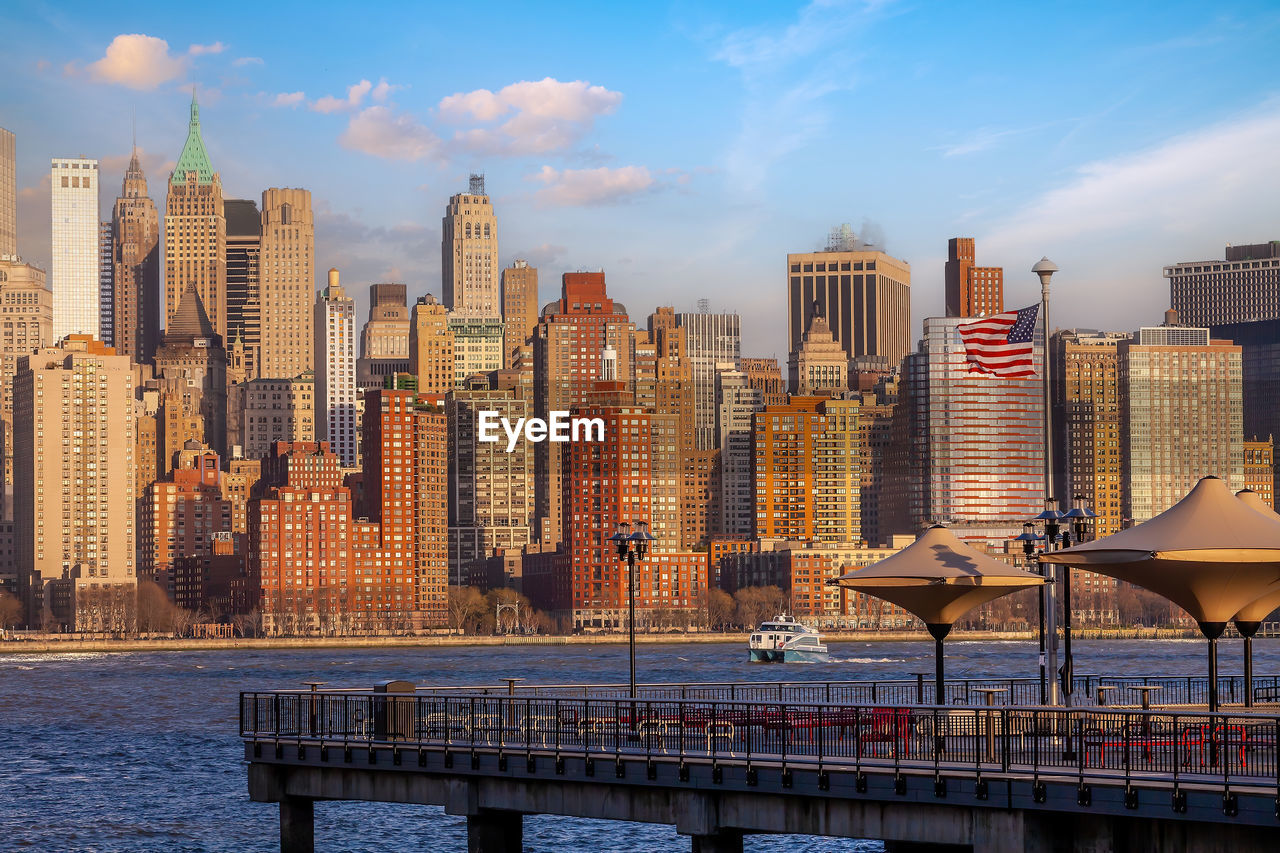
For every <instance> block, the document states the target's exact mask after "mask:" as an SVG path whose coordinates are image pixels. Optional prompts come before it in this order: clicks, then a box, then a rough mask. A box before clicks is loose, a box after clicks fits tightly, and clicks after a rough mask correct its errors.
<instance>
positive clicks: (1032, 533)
mask: <svg viewBox="0 0 1280 853" xmlns="http://www.w3.org/2000/svg"><path fill="white" fill-rule="evenodd" d="M1014 540H1015V541H1017V542H1021V543H1022V555H1023V557H1024V558H1025V560H1026V568H1027V570H1028V571H1029V570H1030V569H1031V566H1032V565H1033V564H1034V563H1035V562H1036V559H1035V555H1036V542H1038V541H1040V537H1039V536H1037V535H1036V526H1035V524H1034V523H1033V522H1030V521H1028V522H1026V523H1025V524H1023V525H1022V535H1021V536H1015V537H1014ZM1040 569H1041V572H1040V573H1041V574H1044V566H1041V567H1040ZM1036 603H1037V604H1039V606H1040V623H1039V625H1040V631H1039V637H1040V704H1041V705H1046V704H1048V702H1049V693H1048V691H1049V684H1048V679H1046V678H1045V665H1044V586H1043V585H1041V586H1040V588H1039V589H1037V590H1036Z"/></svg>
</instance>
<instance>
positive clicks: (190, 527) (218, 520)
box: [138, 442, 232, 589]
mask: <svg viewBox="0 0 1280 853" xmlns="http://www.w3.org/2000/svg"><path fill="white" fill-rule="evenodd" d="M176 456H177V459H176V460H175V463H174V468H173V471H172V472H171V473H170V474H169V476H168V477H167V478H166V479H164V480H160V481H157V482H156V483H154V484H152V486H151V494H152V499H151V501H150V502H149V503H148V502H146V501H144V502H143V503H142V507H143V511H144V516H143V518H142V519H141V523H140V524H139V525H138V527H139V528H140V529H139V534H140V535H141V536H142V539H143V542H142V549H141V551H142V554H141V559H140V560H139V568H138V577H139V578H140V579H142V580H155V581H156V582H157V583H160V584H161V585H162V586H164V587H166V589H168V588H170V587H171V583H170V581H171V571H172V569H173V565H174V562H175V561H176V560H178V559H179V558H183V557H192V558H202V557H207V556H208V555H210V554H212V553H213V543H214V540H215V538H217V536H218V535H219V534H222V533H228V534H229V533H230V532H231V530H232V512H231V502H230V501H228V500H226V499H225V498H224V497H223V494H222V482H221V479H222V472H221V470H220V468H219V460H218V454H217V453H216V452H215V451H213V450H211V449H209V448H208V447H204V446H202V445H200V444H198V443H196V442H187V446H186V447H185V448H183V449H182V450H180V451H178V453H177V454H176Z"/></svg>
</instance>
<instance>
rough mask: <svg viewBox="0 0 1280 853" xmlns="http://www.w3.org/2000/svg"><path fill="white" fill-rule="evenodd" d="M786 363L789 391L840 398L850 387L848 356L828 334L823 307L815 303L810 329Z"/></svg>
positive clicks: (800, 394)
mask: <svg viewBox="0 0 1280 853" xmlns="http://www.w3.org/2000/svg"><path fill="white" fill-rule="evenodd" d="M787 366H788V368H789V371H788V373H789V375H790V376H791V378H792V381H793V382H794V383H795V385H794V387H792V389H791V393H792V394H796V395H799V396H801V397H812V396H823V397H841V396H843V395H844V393H845V392H846V391H848V390H849V357H848V356H847V355H845V352H844V348H843V347H841V346H840V344H838V343H836V340H835V337H834V336H833V335H832V334H831V327H830V326H829V325H827V318H826V317H825V316H823V313H822V306H820V305H815V306H814V310H813V314H812V316H810V318H809V328H807V329H805V332H804V337H803V338H802V339H801V341H800V346H799V347H797V348H796V349H794V350H792V351H791V358H790V361H789V362H788V365H787Z"/></svg>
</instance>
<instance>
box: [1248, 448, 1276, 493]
mask: <svg viewBox="0 0 1280 853" xmlns="http://www.w3.org/2000/svg"><path fill="white" fill-rule="evenodd" d="M1275 452H1276V449H1275V444H1274V443H1273V440H1272V439H1271V438H1267V439H1266V440H1265V441H1260V440H1258V439H1257V438H1254V439H1252V440H1250V441H1246V442H1245V443H1244V487H1245V488H1246V489H1252V490H1253V491H1254V492H1257V494H1258V496H1259V497H1260V498H1262V502H1263V503H1265V504H1266V505H1267V506H1269V507H1271V508H1272V509H1275V506H1276V472H1275V464H1276V458H1275Z"/></svg>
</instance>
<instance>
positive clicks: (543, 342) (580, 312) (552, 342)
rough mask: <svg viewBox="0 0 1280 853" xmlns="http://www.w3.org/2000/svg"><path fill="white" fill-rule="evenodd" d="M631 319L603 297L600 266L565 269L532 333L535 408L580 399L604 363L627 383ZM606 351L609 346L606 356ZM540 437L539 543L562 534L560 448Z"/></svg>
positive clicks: (560, 406) (558, 407) (544, 413)
mask: <svg viewBox="0 0 1280 853" xmlns="http://www.w3.org/2000/svg"><path fill="white" fill-rule="evenodd" d="M634 331H635V326H634V324H632V323H631V321H630V320H629V319H628V317H627V309H626V307H625V306H623V305H622V304H621V303H620V302H615V301H614V300H613V299H611V298H610V297H609V294H608V292H607V290H606V287H605V276H604V273H603V272H598V273H588V272H574V273H565V274H564V277H563V279H562V282H561V294H560V299H558V300H556V301H555V302H552V303H550V304H549V305H547V306H546V307H545V308H544V309H543V312H542V317H541V318H540V319H539V320H538V327H537V330H536V333H535V335H534V350H533V357H534V376H533V381H534V404H535V413H536V414H537V416H538V417H540V418H543V419H545V418H547V417H548V413H549V412H552V411H570V410H572V409H574V408H575V407H578V406H582V405H585V404H586V403H587V402H588V401H589V400H590V395H591V393H592V392H593V391H594V390H595V387H596V383H597V382H598V381H600V380H602V379H603V378H604V374H603V371H604V368H605V365H606V364H608V365H609V366H610V368H611V369H612V370H613V371H614V372H615V376H614V381H618V382H623V383H630V382H631V379H632V369H631V346H630V342H631V338H632V334H633V333H634ZM606 352H610V353H611V355H610V356H609V358H606ZM563 447H564V445H561V444H556V443H553V442H543V443H541V444H539V445H538V447H537V450H536V451H535V452H536V458H535V461H536V475H535V482H536V484H537V495H536V499H537V502H538V510H537V513H538V524H539V529H538V538H539V541H541V542H542V543H543V544H544V545H556V544H558V543H560V542H562V541H564V540H563V515H562V510H563V507H562V503H561V502H562V499H563V489H562V483H561V473H562V471H561V455H562V454H561V449H562V448H563Z"/></svg>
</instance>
